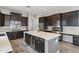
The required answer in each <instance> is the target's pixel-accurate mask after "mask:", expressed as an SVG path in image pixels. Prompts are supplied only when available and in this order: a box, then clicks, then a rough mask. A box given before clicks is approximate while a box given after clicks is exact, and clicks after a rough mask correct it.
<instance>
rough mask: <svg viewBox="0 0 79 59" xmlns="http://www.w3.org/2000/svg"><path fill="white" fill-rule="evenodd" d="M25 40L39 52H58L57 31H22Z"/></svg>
mask: <svg viewBox="0 0 79 59" xmlns="http://www.w3.org/2000/svg"><path fill="white" fill-rule="evenodd" d="M24 33H25V35H24V37H25V42H26V43H27V44H28V45H29V46H31V47H32V48H33V49H35V50H36V51H38V52H40V53H56V52H59V36H61V35H60V34H57V33H48V32H43V31H26V32H24Z"/></svg>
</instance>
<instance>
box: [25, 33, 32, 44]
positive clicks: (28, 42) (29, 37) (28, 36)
mask: <svg viewBox="0 0 79 59" xmlns="http://www.w3.org/2000/svg"><path fill="white" fill-rule="evenodd" d="M25 42H26V43H27V44H28V45H31V35H29V34H25Z"/></svg>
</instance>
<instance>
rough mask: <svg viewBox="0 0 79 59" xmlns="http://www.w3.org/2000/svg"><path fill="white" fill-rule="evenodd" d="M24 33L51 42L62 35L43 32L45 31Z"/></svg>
mask: <svg viewBox="0 0 79 59" xmlns="http://www.w3.org/2000/svg"><path fill="white" fill-rule="evenodd" d="M24 33H28V34H31V35H34V36H37V37H40V38H43V39H46V40H50V39H53V38H56V37H59V36H61V34H57V33H48V32H43V31H39V32H38V31H26V32H24Z"/></svg>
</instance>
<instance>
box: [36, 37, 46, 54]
mask: <svg viewBox="0 0 79 59" xmlns="http://www.w3.org/2000/svg"><path fill="white" fill-rule="evenodd" d="M35 50H37V51H38V52H40V53H44V52H45V40H44V39H42V38H39V37H36V39H35Z"/></svg>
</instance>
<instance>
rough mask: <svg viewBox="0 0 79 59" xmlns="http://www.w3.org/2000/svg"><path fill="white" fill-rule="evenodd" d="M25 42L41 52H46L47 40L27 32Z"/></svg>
mask: <svg viewBox="0 0 79 59" xmlns="http://www.w3.org/2000/svg"><path fill="white" fill-rule="evenodd" d="M25 42H26V43H27V44H28V45H29V46H31V47H32V48H33V49H35V50H36V51H38V52H40V53H44V52H45V40H44V39H42V38H39V37H36V36H33V35H30V34H27V33H25Z"/></svg>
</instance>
